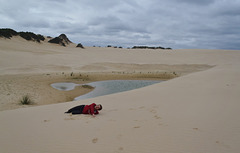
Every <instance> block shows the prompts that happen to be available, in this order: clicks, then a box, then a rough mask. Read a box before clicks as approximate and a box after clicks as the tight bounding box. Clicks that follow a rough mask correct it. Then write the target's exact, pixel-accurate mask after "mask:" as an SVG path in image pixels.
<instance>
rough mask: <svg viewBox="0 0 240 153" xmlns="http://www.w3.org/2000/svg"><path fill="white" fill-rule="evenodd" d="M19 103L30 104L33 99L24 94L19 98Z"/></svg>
mask: <svg viewBox="0 0 240 153" xmlns="http://www.w3.org/2000/svg"><path fill="white" fill-rule="evenodd" d="M20 104H22V105H31V104H33V101H32V100H31V99H30V97H29V95H24V96H23V97H22V99H21V100H20Z"/></svg>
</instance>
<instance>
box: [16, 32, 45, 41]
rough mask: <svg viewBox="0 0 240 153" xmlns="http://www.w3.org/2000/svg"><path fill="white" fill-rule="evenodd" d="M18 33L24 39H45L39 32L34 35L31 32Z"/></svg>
mask: <svg viewBox="0 0 240 153" xmlns="http://www.w3.org/2000/svg"><path fill="white" fill-rule="evenodd" d="M19 35H20V36H21V37H22V38H24V39H26V40H33V41H37V42H40V41H41V40H42V41H44V40H45V38H44V37H43V36H42V35H40V34H38V35H36V34H35V33H32V32H19Z"/></svg>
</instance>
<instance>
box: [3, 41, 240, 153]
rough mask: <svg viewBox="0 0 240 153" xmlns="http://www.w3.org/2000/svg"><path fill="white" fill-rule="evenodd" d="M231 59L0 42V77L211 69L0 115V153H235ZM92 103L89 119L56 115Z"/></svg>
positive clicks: (234, 57)
mask: <svg viewBox="0 0 240 153" xmlns="http://www.w3.org/2000/svg"><path fill="white" fill-rule="evenodd" d="M239 59H240V51H230V50H229V51H228V50H173V51H164V50H128V49H113V48H91V47H89V48H87V49H84V50H83V49H79V48H74V47H68V48H64V47H60V46H57V45H50V46H49V45H48V44H47V43H44V44H36V43H26V42H25V40H21V39H13V40H12V41H9V40H4V39H0V73H1V75H7V74H16V75H17V74H30V73H48V72H61V71H65V72H67V71H68V72H71V71H81V72H82V71H84V72H88V71H94V72H96V71H99V72H110V71H114V70H116V69H117V70H120V69H121V67H117V66H116V65H115V66H112V64H113V63H123V64H166V65H173V66H174V65H179V64H181V65H184V64H186V65H188V64H207V65H215V67H213V68H211V69H208V70H205V71H200V72H195V73H191V74H188V75H184V76H181V77H178V78H175V79H172V80H168V81H166V82H163V83H159V84H155V85H152V86H148V87H145V88H141V89H137V90H132V91H128V92H123V93H118V94H113V95H108V96H102V97H97V98H94V99H86V100H81V101H77V102H68V103H61V104H52V105H45V106H37V107H29V108H21V109H15V110H6V111H0V152H8V153H16V152H24V153H33V152H34V153H38V152H39V153H43V152H49V153H59V152H64V153H65V152H71V153H75V152H76V153H77V152H81V153H82V152H87V153H88V152H99V153H106V152H107V153H108V152H109V153H111V152H127V153H132V152H138V153H141V152H142V153H146V152H148V153H156V152H163V153H203V152H204V153H238V152H239V150H240V146H239V144H240V118H239V115H240V111H239V110H240V103H239V99H240V94H239V93H240V84H239V83H238V82H239V78H240V60H239ZM95 63H100V64H95ZM106 63H107V64H106ZM120 65H121V64H120ZM120 65H118V66H120ZM89 66H90V67H91V69H85V68H86V67H89ZM84 67H85V68H84ZM130 68H132V67H130ZM130 68H127V66H125V67H124V69H125V70H124V71H131V69H130ZM160 70H161V69H154V68H153V67H151V71H160ZM92 102H95V103H101V104H102V105H103V110H102V111H101V112H100V115H98V116H97V117H95V118H93V117H91V116H88V115H76V116H71V115H68V114H64V113H63V112H64V111H66V110H67V109H69V108H71V107H73V106H76V105H79V104H89V103H92Z"/></svg>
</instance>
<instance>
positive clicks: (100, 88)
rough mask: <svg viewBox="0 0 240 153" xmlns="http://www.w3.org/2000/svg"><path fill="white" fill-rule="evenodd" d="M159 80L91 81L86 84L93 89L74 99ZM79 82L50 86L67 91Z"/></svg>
mask: <svg viewBox="0 0 240 153" xmlns="http://www.w3.org/2000/svg"><path fill="white" fill-rule="evenodd" d="M159 82H161V81H152V80H108V81H97V82H91V83H88V84H86V85H90V86H92V87H95V89H94V90H93V91H91V92H89V93H87V94H85V95H82V96H79V97H76V98H75V99H74V100H81V99H88V98H94V97H98V96H103V95H109V94H113V93H118V92H123V91H128V90H133V89H137V88H142V87H145V86H149V85H152V84H155V83H159ZM79 85H80V84H75V83H53V84H51V86H52V87H53V88H55V89H58V90H63V91H69V90H73V89H74V88H75V86H79Z"/></svg>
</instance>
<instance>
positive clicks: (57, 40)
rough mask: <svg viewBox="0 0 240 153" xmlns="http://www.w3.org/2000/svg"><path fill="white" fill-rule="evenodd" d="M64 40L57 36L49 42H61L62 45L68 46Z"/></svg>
mask: <svg viewBox="0 0 240 153" xmlns="http://www.w3.org/2000/svg"><path fill="white" fill-rule="evenodd" d="M62 41H63V39H61V38H59V37H55V38H53V39H51V40H49V41H48V42H49V43H54V44H60V45H62V46H66V45H65V44H64V43H63V42H62Z"/></svg>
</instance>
